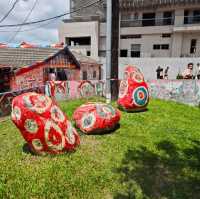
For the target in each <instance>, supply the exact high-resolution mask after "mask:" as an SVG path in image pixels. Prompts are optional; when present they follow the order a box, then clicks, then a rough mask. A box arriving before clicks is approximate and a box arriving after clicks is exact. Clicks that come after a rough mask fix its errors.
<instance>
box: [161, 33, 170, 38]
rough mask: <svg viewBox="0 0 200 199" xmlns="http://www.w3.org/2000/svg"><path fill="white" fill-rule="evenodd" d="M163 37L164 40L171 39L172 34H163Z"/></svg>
mask: <svg viewBox="0 0 200 199" xmlns="http://www.w3.org/2000/svg"><path fill="white" fill-rule="evenodd" d="M162 37H163V38H169V37H171V34H167V33H164V34H162Z"/></svg>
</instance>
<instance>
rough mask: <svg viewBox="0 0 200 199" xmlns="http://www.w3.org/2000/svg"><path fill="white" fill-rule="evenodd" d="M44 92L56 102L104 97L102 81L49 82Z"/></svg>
mask: <svg viewBox="0 0 200 199" xmlns="http://www.w3.org/2000/svg"><path fill="white" fill-rule="evenodd" d="M45 92H46V94H47V95H48V96H51V97H53V98H55V99H56V100H66V99H77V98H88V97H92V96H102V97H103V96H104V94H105V83H104V81H98V80H92V81H84V80H83V81H50V82H48V83H47V85H46V88H45Z"/></svg>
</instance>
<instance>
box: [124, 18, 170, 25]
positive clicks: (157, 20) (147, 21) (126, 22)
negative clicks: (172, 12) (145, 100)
mask: <svg viewBox="0 0 200 199" xmlns="http://www.w3.org/2000/svg"><path fill="white" fill-rule="evenodd" d="M170 25H174V17H168V18H150V19H137V20H131V19H127V20H121V27H145V26H170Z"/></svg>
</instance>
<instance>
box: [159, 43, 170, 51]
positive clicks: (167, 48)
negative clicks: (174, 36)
mask: <svg viewBox="0 0 200 199" xmlns="http://www.w3.org/2000/svg"><path fill="white" fill-rule="evenodd" d="M161 49H162V50H169V44H162V45H161Z"/></svg>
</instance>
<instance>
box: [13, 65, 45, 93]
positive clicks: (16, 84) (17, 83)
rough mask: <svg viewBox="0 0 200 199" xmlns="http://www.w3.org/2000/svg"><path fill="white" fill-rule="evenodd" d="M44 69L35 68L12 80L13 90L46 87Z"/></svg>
mask: <svg viewBox="0 0 200 199" xmlns="http://www.w3.org/2000/svg"><path fill="white" fill-rule="evenodd" d="M43 75H44V73H43V68H42V67H39V68H35V69H33V70H31V71H29V72H26V73H19V74H17V75H16V76H15V77H14V78H13V79H12V80H11V90H13V91H17V90H24V89H29V88H34V87H38V86H43V85H44V76H43Z"/></svg>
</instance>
